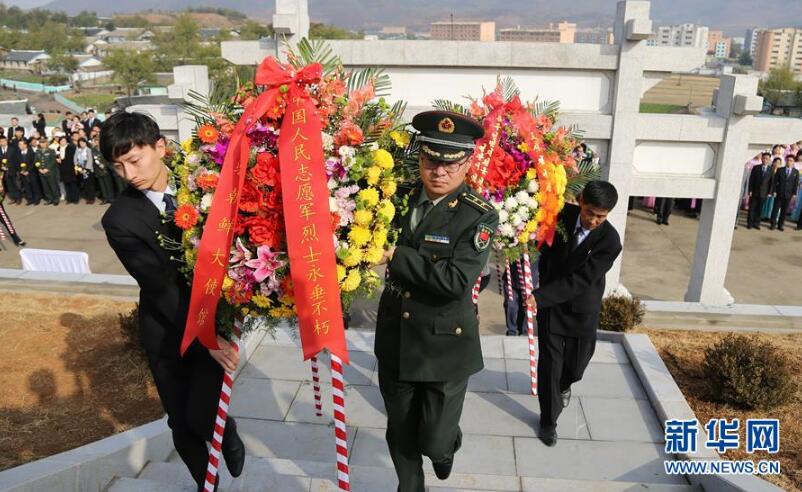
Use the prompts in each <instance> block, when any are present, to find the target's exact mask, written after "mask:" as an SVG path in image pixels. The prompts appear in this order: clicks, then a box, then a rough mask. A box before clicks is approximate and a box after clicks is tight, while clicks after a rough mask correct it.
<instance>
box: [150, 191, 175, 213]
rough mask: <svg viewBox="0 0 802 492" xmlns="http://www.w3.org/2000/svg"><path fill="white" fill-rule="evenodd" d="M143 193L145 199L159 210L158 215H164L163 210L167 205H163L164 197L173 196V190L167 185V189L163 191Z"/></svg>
mask: <svg viewBox="0 0 802 492" xmlns="http://www.w3.org/2000/svg"><path fill="white" fill-rule="evenodd" d="M143 193H144V194H145V196H146V197H147V199H148V200H150V201H151V202H153V204H154V205H155V206H156V208H158V209H159V213H162V214H163V213H164V211H165V209H166V208H167V205H165V203H164V195H165V194H168V195H172V196H175V190H174V189H173V187H172V186H170V185H169V184H168V185H167V188H165V189H164V191H154V190H147V191H144V192H143Z"/></svg>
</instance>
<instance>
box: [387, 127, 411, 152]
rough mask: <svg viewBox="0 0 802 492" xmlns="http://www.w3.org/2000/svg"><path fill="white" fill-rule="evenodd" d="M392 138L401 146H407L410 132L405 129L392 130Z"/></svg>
mask: <svg viewBox="0 0 802 492" xmlns="http://www.w3.org/2000/svg"><path fill="white" fill-rule="evenodd" d="M390 138H392V139H393V142H395V144H396V145H397V146H399V147H401V148H405V147H406V146H407V145H409V133H407V132H404V131H392V132H390Z"/></svg>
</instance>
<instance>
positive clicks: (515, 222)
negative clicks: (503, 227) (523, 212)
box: [510, 214, 524, 227]
mask: <svg viewBox="0 0 802 492" xmlns="http://www.w3.org/2000/svg"><path fill="white" fill-rule="evenodd" d="M523 222H524V221H523V220H522V219H521V218H520V217H518V215H517V214H513V215H511V216H510V223H511V224H512V225H513V226H515V227H518V226H519V225H521V224H523Z"/></svg>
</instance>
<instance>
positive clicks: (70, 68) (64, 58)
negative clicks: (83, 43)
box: [47, 53, 78, 73]
mask: <svg viewBox="0 0 802 492" xmlns="http://www.w3.org/2000/svg"><path fill="white" fill-rule="evenodd" d="M47 67H48V68H49V69H50V70H53V71H54V72H63V73H72V72H74V71H75V70H77V69H78V60H77V59H76V58H75V57H74V56H72V55H67V54H64V53H55V54H53V55H52V56H51V57H50V60H49V61H48V62H47Z"/></svg>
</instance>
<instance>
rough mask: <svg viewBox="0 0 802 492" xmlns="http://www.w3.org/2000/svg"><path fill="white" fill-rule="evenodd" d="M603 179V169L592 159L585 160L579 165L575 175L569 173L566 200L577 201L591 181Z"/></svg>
mask: <svg viewBox="0 0 802 492" xmlns="http://www.w3.org/2000/svg"><path fill="white" fill-rule="evenodd" d="M597 179H601V169H600V168H599V166H598V165H597V164H594V163H593V160H592V159H584V160H582V161H580V162H579V163H578V164H577V171H576V172H575V173H571V172H569V173H568V184H567V185H566V186H565V198H566V200H576V199H577V198H578V197H579V194H580V193H582V190H584V189H585V185H587V184H588V183H590V182H591V181H596V180H597Z"/></svg>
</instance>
